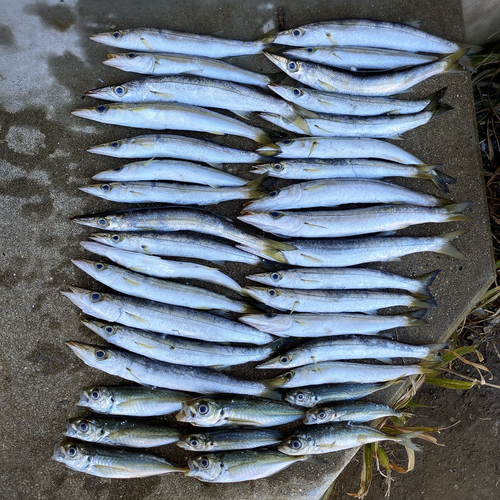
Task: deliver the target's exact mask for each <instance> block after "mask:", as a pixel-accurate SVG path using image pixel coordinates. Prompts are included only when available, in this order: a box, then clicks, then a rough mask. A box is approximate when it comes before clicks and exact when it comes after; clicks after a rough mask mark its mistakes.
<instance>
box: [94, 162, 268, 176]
mask: <svg viewBox="0 0 500 500" xmlns="http://www.w3.org/2000/svg"><path fill="white" fill-rule="evenodd" d="M267 171H268V170H267V168H265V167H264V166H263V165H259V166H257V167H255V168H254V169H253V170H250V172H251V173H252V174H264V173H266V172H267ZM93 179H95V177H93Z"/></svg>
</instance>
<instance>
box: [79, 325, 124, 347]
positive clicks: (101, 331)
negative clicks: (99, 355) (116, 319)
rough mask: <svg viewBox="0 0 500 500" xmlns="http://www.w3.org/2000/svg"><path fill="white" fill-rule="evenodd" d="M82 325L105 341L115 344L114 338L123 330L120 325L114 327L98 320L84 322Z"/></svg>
mask: <svg viewBox="0 0 500 500" xmlns="http://www.w3.org/2000/svg"><path fill="white" fill-rule="evenodd" d="M82 323H83V324H84V325H85V326H86V327H87V328H90V329H91V330H92V331H93V332H94V333H97V335H99V336H101V337H102V338H103V339H104V340H107V341H108V342H111V343H113V337H116V336H117V335H119V332H120V330H121V327H120V325H112V324H111V323H104V322H102V321H96V320H89V319H87V320H83V321H82Z"/></svg>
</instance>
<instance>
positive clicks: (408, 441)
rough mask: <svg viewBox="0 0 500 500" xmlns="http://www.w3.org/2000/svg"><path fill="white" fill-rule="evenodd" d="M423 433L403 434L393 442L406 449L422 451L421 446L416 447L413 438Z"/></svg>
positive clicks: (393, 439) (393, 438) (394, 438)
mask: <svg viewBox="0 0 500 500" xmlns="http://www.w3.org/2000/svg"><path fill="white" fill-rule="evenodd" d="M420 434H422V433H421V432H407V433H403V434H398V435H397V436H394V437H392V438H389V439H391V441H396V442H397V443H399V444H402V445H403V446H406V448H410V449H412V450H415V451H420V446H418V445H416V444H415V443H413V442H412V438H416V437H418V436H419V435H420Z"/></svg>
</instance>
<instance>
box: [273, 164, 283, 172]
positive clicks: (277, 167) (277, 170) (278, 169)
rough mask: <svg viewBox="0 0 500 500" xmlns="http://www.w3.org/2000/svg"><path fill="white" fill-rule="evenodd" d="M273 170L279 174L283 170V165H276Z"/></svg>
mask: <svg viewBox="0 0 500 500" xmlns="http://www.w3.org/2000/svg"><path fill="white" fill-rule="evenodd" d="M273 169H274V170H276V172H279V171H280V170H283V165H282V164H281V163H275V164H274V165H273Z"/></svg>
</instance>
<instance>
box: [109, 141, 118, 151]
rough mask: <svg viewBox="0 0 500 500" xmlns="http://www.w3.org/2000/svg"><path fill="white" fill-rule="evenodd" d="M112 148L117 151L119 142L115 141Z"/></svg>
mask: <svg viewBox="0 0 500 500" xmlns="http://www.w3.org/2000/svg"><path fill="white" fill-rule="evenodd" d="M110 146H111V147H112V148H115V149H116V148H117V147H118V142H116V141H114V142H112V143H111V144H110Z"/></svg>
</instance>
